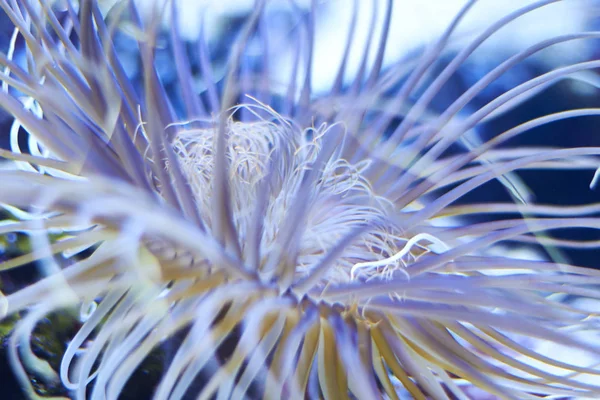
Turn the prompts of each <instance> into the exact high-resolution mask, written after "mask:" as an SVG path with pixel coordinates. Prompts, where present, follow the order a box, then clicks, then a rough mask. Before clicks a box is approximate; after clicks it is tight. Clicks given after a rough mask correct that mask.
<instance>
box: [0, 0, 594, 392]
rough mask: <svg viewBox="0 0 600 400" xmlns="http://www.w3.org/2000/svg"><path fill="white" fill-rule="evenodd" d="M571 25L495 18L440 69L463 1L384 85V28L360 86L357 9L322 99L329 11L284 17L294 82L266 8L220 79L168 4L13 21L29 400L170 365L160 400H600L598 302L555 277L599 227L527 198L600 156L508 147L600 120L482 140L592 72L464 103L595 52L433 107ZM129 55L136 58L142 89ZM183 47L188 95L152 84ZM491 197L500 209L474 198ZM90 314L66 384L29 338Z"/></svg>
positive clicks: (8, 154)
mask: <svg viewBox="0 0 600 400" xmlns="http://www.w3.org/2000/svg"><path fill="white" fill-rule="evenodd" d="M554 2H556V1H539V2H536V3H532V4H530V5H527V6H525V7H523V8H521V9H518V10H516V11H514V12H512V13H510V14H508V15H506V16H504V17H502V18H500V19H498V20H497V21H496V22H494V23H492V24H491V25H490V26H489V27H487V28H486V29H485V30H484V31H483V32H482V33H480V34H477V35H473V36H472V37H469V40H468V42H467V44H466V45H465V46H464V47H463V50H461V51H459V52H457V53H455V55H454V56H453V57H451V58H447V59H446V60H447V61H446V62H444V60H443V55H445V54H448V53H447V52H446V48H447V46H448V43H449V42H450V41H451V40H452V35H453V32H454V31H455V29H456V27H457V26H458V25H459V24H460V22H461V19H463V17H464V16H465V15H466V14H468V12H469V10H470V9H471V8H472V6H473V4H474V3H475V2H474V1H468V2H466V4H465V6H464V7H463V8H462V9H461V10H460V12H459V13H458V15H457V16H456V17H455V18H454V19H453V20H452V22H451V24H450V25H449V26H448V28H447V29H446V30H445V31H444V32H443V33H442V35H441V36H440V38H439V39H438V40H437V41H435V42H434V43H432V44H431V45H430V46H429V47H428V48H427V49H426V50H425V51H423V52H422V53H421V54H419V55H418V56H417V57H414V58H412V59H402V60H400V61H399V62H396V63H391V64H390V65H389V66H386V67H385V68H384V63H383V59H384V53H385V49H386V41H387V39H388V36H389V28H390V20H391V14H392V11H393V9H394V7H393V6H395V4H393V3H394V2H393V1H391V0H389V1H387V2H386V3H385V4H384V6H383V7H379V9H378V13H379V14H377V13H373V15H375V16H376V15H379V16H382V17H383V18H379V17H374V18H373V19H372V23H371V26H370V29H369V35H368V40H367V46H365V48H364V55H363V57H362V58H363V60H364V61H363V62H362V64H360V65H359V67H358V71H357V73H356V74H354V76H352V77H351V78H349V77H348V74H347V73H346V69H347V65H348V55H349V54H350V52H351V49H352V47H353V44H354V38H353V32H354V24H355V22H356V16H357V15H358V13H359V12H360V8H361V7H364V3H361V4H360V5H359V2H358V1H355V2H349V4H348V6H350V7H353V10H354V11H353V17H352V21H350V24H351V25H350V26H351V27H350V29H349V34H348V38H347V44H346V46H345V48H344V55H343V57H342V60H341V63H340V65H339V66H337V67H336V68H337V71H338V72H337V76H336V79H335V81H334V82H333V85H332V87H331V88H329V89H328V90H326V91H323V90H321V91H318V92H315V91H314V90H313V87H312V84H311V77H312V70H313V69H314V68H318V67H320V65H319V61H318V60H315V59H313V53H314V43H315V41H316V40H317V39H318V37H316V35H315V21H316V18H317V16H318V15H319V5H317V2H316V1H313V2H312V5H311V6H310V7H309V9H308V10H306V9H303V8H301V7H300V6H297V5H296V4H295V3H294V2H293V1H291V2H289V10H288V14H289V15H291V16H292V17H293V18H292V19H291V20H292V21H294V23H293V24H291V26H292V28H291V29H292V31H293V33H292V34H291V35H290V37H292V36H293V37H296V39H290V40H289V41H288V42H289V45H290V46H291V47H292V48H293V51H292V52H293V53H294V58H293V60H292V62H289V63H287V64H286V63H284V62H279V61H281V60H277V59H274V58H273V57H271V56H272V55H273V54H274V52H273V51H271V50H272V46H273V44H272V43H270V39H272V36H270V35H269V33H268V32H269V30H268V21H269V16H270V12H271V11H270V10H271V8H270V7H271V3H270V2H267V1H260V0H259V1H257V2H256V5H255V7H254V9H253V10H252V12H251V13H250V14H249V15H248V16H247V17H245V18H243V26H242V28H241V29H239V30H238V31H237V38H236V40H235V42H234V45H232V46H231V48H230V50H229V51H228V55H227V57H226V60H225V61H224V60H223V58H222V57H221V58H219V57H217V56H216V55H214V54H213V53H214V52H211V49H210V46H209V45H208V43H207V40H206V39H205V35H204V34H203V33H201V34H200V37H199V38H198V39H197V41H196V42H195V43H192V44H191V45H193V46H190V43H186V42H184V41H183V40H182V39H181V36H180V33H179V32H178V24H177V23H176V21H177V18H178V16H177V13H178V9H177V8H176V7H173V6H172V4H171V3H167V4H165V5H161V4H159V6H158V7H157V8H155V9H154V10H153V11H151V12H150V13H148V15H145V16H141V15H140V14H139V13H138V10H137V9H136V6H135V4H134V3H133V2H119V3H117V5H115V6H114V7H113V8H111V9H110V11H109V12H108V13H105V12H103V11H102V10H101V9H100V7H99V2H98V1H97V0H89V1H80V2H79V4H78V5H76V4H74V3H73V2H66V3H65V5H64V8H57V7H56V6H55V5H52V4H50V2H48V1H44V0H42V1H41V2H39V3H36V2H29V1H23V2H19V1H16V0H0V7H1V8H2V9H3V10H4V12H5V13H6V15H7V16H8V17H9V18H10V19H11V21H12V23H13V24H14V26H15V27H16V30H15V34H14V35H13V37H12V41H11V47H10V49H9V51H8V52H7V54H0V64H1V65H2V66H3V72H2V73H1V74H0V80H1V81H2V83H3V90H2V91H1V92H0V107H2V108H3V109H5V110H6V111H7V112H8V113H9V114H10V115H12V116H13V117H14V119H15V122H14V124H13V125H12V127H13V128H12V130H11V144H12V151H8V150H1V151H0V156H2V157H3V158H5V159H8V160H12V165H13V167H12V168H4V169H2V170H0V185H1V187H0V203H1V204H2V206H3V207H4V209H5V210H6V212H7V213H8V214H7V215H9V217H7V218H6V219H5V220H4V222H3V223H2V224H1V225H0V234H5V233H11V232H19V233H26V234H27V235H28V237H29V240H30V241H31V243H32V251H31V252H29V253H26V254H23V255H20V256H16V257H13V258H11V259H8V260H6V261H4V262H2V263H1V264H0V270H2V271H9V270H12V269H15V268H23V266H24V265H26V264H28V263H31V262H37V266H38V268H39V269H40V270H41V271H42V273H43V276H42V277H41V278H40V279H37V280H36V281H34V282H33V283H31V284H28V285H26V286H25V287H23V288H20V289H19V290H16V291H14V292H12V293H5V295H2V296H1V297H0V317H2V318H5V317H7V316H11V315H15V314H17V313H20V314H21V317H20V319H19V321H18V322H17V323H16V325H15V327H14V330H13V332H12V335H11V336H10V339H9V342H8V355H9V359H10V363H11V365H12V367H13V368H14V371H15V375H16V376H17V378H18V380H19V382H20V384H21V385H22V386H23V389H24V390H25V392H26V393H27V396H29V397H31V398H39V397H40V394H39V393H38V392H36V389H35V388H34V386H33V382H37V381H39V380H43V381H47V382H50V381H52V380H55V381H58V380H59V379H60V382H62V385H64V387H65V388H66V390H67V391H68V393H69V394H70V396H72V397H73V398H76V399H85V398H88V397H89V398H92V399H111V400H114V399H117V398H119V396H120V395H121V394H122V393H123V392H124V390H125V388H126V386H127V383H128V381H129V380H130V378H131V376H132V374H134V373H135V372H136V371H137V370H139V369H140V368H142V366H143V365H144V363H145V362H147V360H148V358H149V357H150V356H151V355H152V354H156V353H160V355H161V358H162V359H163V360H164V367H163V368H162V371H161V373H160V377H159V378H158V380H157V382H154V383H152V382H150V383H147V385H150V386H152V385H156V387H155V388H154V389H153V398H155V399H184V398H198V399H209V398H215V396H216V398H217V399H228V398H233V399H241V398H264V399H271V398H272V399H279V398H288V397H289V398H294V399H295V398H299V399H302V398H307V397H308V398H325V399H338V398H339V399H344V398H358V399H375V398H389V399H398V398H401V397H406V396H410V397H411V398H415V399H427V398H434V399H449V398H460V399H465V398H468V397H469V396H470V395H469V394H468V393H469V392H468V389H469V388H477V389H478V390H481V391H482V392H486V393H488V394H490V395H493V396H497V397H500V398H507V399H538V398H540V397H546V396H554V397H560V396H564V397H586V396H587V397H593V398H598V397H600V385H599V384H594V382H598V381H599V380H600V378H599V376H600V369H598V368H597V364H598V363H595V362H594V360H600V345H598V344H597V342H596V343H593V342H590V341H586V340H584V339H583V338H582V335H581V333H582V332H585V333H586V334H596V332H597V330H598V329H599V326H598V324H597V319H596V313H595V312H594V311H593V310H590V309H589V307H583V306H578V304H579V303H576V302H566V301H565V299H566V298H571V299H573V298H576V299H600V292H599V291H598V290H597V285H598V284H600V272H599V271H596V270H594V269H589V268H584V267H582V266H578V265H575V264H573V263H571V262H569V261H568V260H567V259H564V258H562V259H561V258H560V257H558V256H556V254H558V251H559V250H560V249H562V248H574V249H581V248H597V247H598V242H596V241H587V242H585V241H583V242H582V241H574V240H570V239H568V238H565V237H564V236H556V235H553V233H554V232H556V231H558V232H562V231H564V230H568V229H585V230H587V231H594V230H598V229H600V218H599V217H598V212H599V210H600V205H599V204H583V205H577V206H575V205H573V206H571V205H559V204H550V203H548V204H546V203H544V204H539V203H536V201H535V198H534V196H533V194H534V193H529V192H527V191H526V190H525V189H526V186H525V185H524V184H523V182H522V181H521V180H520V177H519V174H518V171H522V170H527V169H535V170H550V171H561V170H578V171H582V173H584V172H585V171H587V172H586V173H588V172H590V171H593V170H595V169H596V168H598V166H599V165H600V157H599V156H600V148H599V147H590V146H579V147H572V148H556V147H553V146H552V145H548V144H546V145H544V146H541V145H539V146H532V145H530V146H527V145H522V146H519V145H518V143H517V142H515V141H514V140H512V139H514V138H518V137H521V136H523V135H525V134H527V133H528V132H529V131H531V130H533V129H535V128H540V129H542V130H543V128H544V127H545V126H546V125H548V124H550V123H553V122H555V121H560V120H565V119H569V118H576V117H582V116H598V115H600V109H596V108H587V109H572V110H566V111H559V112H556V113H554V114H550V115H545V116H542V117H538V118H535V119H532V120H529V121H527V122H524V123H522V124H519V125H517V126H514V127H512V128H510V129H508V130H506V131H504V132H502V133H498V134H495V135H493V136H492V137H491V138H488V139H486V140H484V139H482V138H479V137H477V136H476V135H473V129H475V128H477V127H478V126H480V125H481V124H483V123H484V122H486V121H488V120H489V119H491V118H493V117H494V116H496V115H498V114H499V113H502V112H506V111H507V110H510V109H513V108H516V107H519V104H521V103H522V101H523V100H524V99H526V98H528V96H530V95H531V94H533V93H538V92H539V91H540V90H542V89H543V88H546V87H548V86H549V85H551V84H553V83H555V82H557V81H559V80H561V79H563V78H565V77H568V76H571V75H572V74H575V73H578V72H581V71H588V70H592V69H595V68H599V67H600V61H598V60H587V61H584V62H577V63H571V64H568V65H564V66H561V67H559V68H556V69H553V70H551V71H550V72H546V73H544V74H541V75H539V76H536V77H533V78H531V79H529V80H526V81H524V82H522V83H519V84H515V85H514V86H513V87H511V88H510V89H508V90H506V91H505V92H504V93H502V94H500V95H497V96H496V97H494V98H493V99H492V100H490V101H489V102H488V103H487V104H484V105H481V106H478V107H473V106H472V104H471V102H472V100H473V99H474V98H475V97H476V96H477V95H478V94H480V93H481V92H482V91H484V90H485V89H486V88H487V87H488V86H489V85H490V84H491V83H493V82H495V81H497V80H498V79H499V78H501V77H502V76H503V75H504V74H505V73H509V70H510V69H511V68H513V67H515V66H518V65H521V64H522V63H523V62H524V60H525V59H527V58H529V57H531V56H534V55H535V54H536V53H538V52H540V51H542V50H544V49H547V48H550V47H551V46H554V45H557V44H561V43H571V42H572V41H576V40H593V39H596V38H599V37H600V33H598V32H578V33H572V34H567V35H562V36H556V37H551V38H548V39H547V40H545V41H542V42H540V43H537V44H534V45H532V46H530V47H528V48H526V49H525V50H522V51H520V52H518V53H516V54H514V55H513V56H511V57H508V58H506V59H505V61H504V62H502V63H500V64H499V65H498V66H496V67H494V68H492V69H491V70H490V71H489V72H488V73H487V74H486V75H485V76H483V77H481V78H480V79H479V80H478V81H477V82H476V83H474V84H473V85H472V86H471V87H469V88H468V89H467V90H466V91H465V92H464V93H462V94H461V95H459V96H457V97H456V98H455V99H454V100H453V101H452V102H451V103H450V104H449V105H447V106H445V107H444V108H443V110H441V112H437V113H436V112H435V108H434V107H432V104H433V103H432V102H433V101H434V100H435V98H436V96H438V95H439V94H440V93H441V90H442V89H443V87H444V85H445V84H446V83H447V82H448V80H449V79H450V78H451V77H452V76H453V74H455V73H456V71H457V70H459V68H460V67H461V66H462V65H463V64H464V63H465V61H466V60H467V59H468V58H469V57H470V55H471V54H472V53H473V52H474V51H475V50H476V49H478V48H479V47H480V45H481V44H482V43H484V42H485V41H486V40H487V39H488V38H490V37H492V36H494V35H496V33H497V32H498V31H500V30H501V29H504V28H505V27H506V26H508V25H510V24H511V23H512V22H513V21H514V20H517V19H519V18H521V17H522V16H524V15H529V14H533V13H536V12H538V11H539V9H541V8H543V7H545V6H546V5H548V4H550V3H554ZM380 6H381V4H380ZM165 11H170V13H171V19H172V21H173V23H171V24H170V25H169V32H168V35H167V37H165V35H164V31H163V28H162V26H163V25H162V21H161V19H160V18H159V16H162V15H163V13H164V12H165ZM179 12H181V10H179ZM201 31H202V29H201ZM117 36H119V37H121V38H122V39H123V38H126V39H127V40H129V41H132V43H135V46H136V52H137V56H139V65H140V66H141V67H140V69H141V71H140V73H141V81H140V82H138V83H139V85H136V82H135V79H134V78H132V77H130V76H128V73H129V72H128V70H127V69H126V68H125V67H124V64H123V63H124V61H123V59H122V58H123V56H122V54H120V53H119V52H118V51H117V50H116V43H117V39H115V38H116V37H117ZM123 40H125V39H123ZM165 40H166V41H167V42H168V43H169V46H171V48H172V50H173V52H172V57H173V60H174V64H175V66H176V80H177V83H178V85H177V88H176V89H172V88H171V89H170V90H167V89H165V86H164V84H163V82H162V77H161V75H160V74H159V73H158V72H157V68H158V67H160V65H158V63H157V57H156V54H157V51H159V50H160V47H161V46H163V45H164V42H165ZM161 43H162V44H161ZM20 45H21V47H22V48H23V49H24V50H23V51H22V52H21V53H19V52H18V51H15V49H18V48H19V46H20ZM190 47H193V48H194V49H193V50H194V51H190ZM17 54H20V58H19V59H17ZM256 54H258V55H259V56H258V57H257V56H256ZM129 56H131V54H130V55H129ZM192 66H193V67H192ZM327 67H328V68H331V67H332V66H331V65H328V66H327ZM275 69H277V72H276V73H275V72H274V70H275ZM285 76H287V78H284V77H285ZM174 93H175V96H173V94H174ZM469 105H470V108H467V106H469ZM540 129H537V131H539V130H540ZM515 143H517V144H515ZM590 178H591V174H590ZM492 181H497V182H500V183H501V184H502V185H503V187H504V188H505V189H506V192H507V193H508V194H509V196H507V199H506V200H499V201H496V202H493V203H490V202H482V203H478V202H477V201H476V200H475V201H474V200H473V197H470V194H471V193H472V192H474V191H476V190H477V189H478V188H481V187H483V186H484V185H485V184H487V183H489V182H492ZM482 214H483V215H485V216H486V218H485V219H483V220H481V219H477V218H474V217H476V216H480V215H482ZM506 244H510V245H511V246H510V248H511V249H514V248H515V247H518V248H522V249H530V250H532V252H533V254H534V256H532V257H523V256H519V255H518V254H516V253H514V252H513V251H512V250H510V249H509V248H508V247H502V246H505V245H506ZM74 307H78V308H79V309H81V312H80V315H79V320H80V321H79V323H80V326H79V327H77V330H76V333H75V334H74V335H73V336H72V337H70V338H69V340H68V342H67V343H66V350H65V351H64V354H62V361H61V363H60V367H59V368H56V369H57V370H56V371H55V369H54V368H52V367H51V366H50V365H49V364H48V362H47V360H44V359H42V358H40V357H39V355H38V354H35V353H34V351H33V350H32V346H31V340H32V337H33V336H32V332H33V331H34V329H35V327H36V325H37V324H39V322H40V321H42V320H44V318H46V317H47V316H48V315H51V314H53V313H56V312H59V311H60V310H68V309H73V308H74ZM540 343H552V344H555V345H561V346H567V347H569V348H570V349H573V351H575V350H581V351H583V352H585V353H587V355H588V356H589V357H588V358H589V359H591V360H592V362H591V364H590V365H587V364H586V365H581V363H578V361H577V360H566V361H565V360H561V359H558V358H556V357H553V356H552V355H548V354H545V353H543V352H541V351H539V346H538V344H540Z"/></svg>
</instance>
